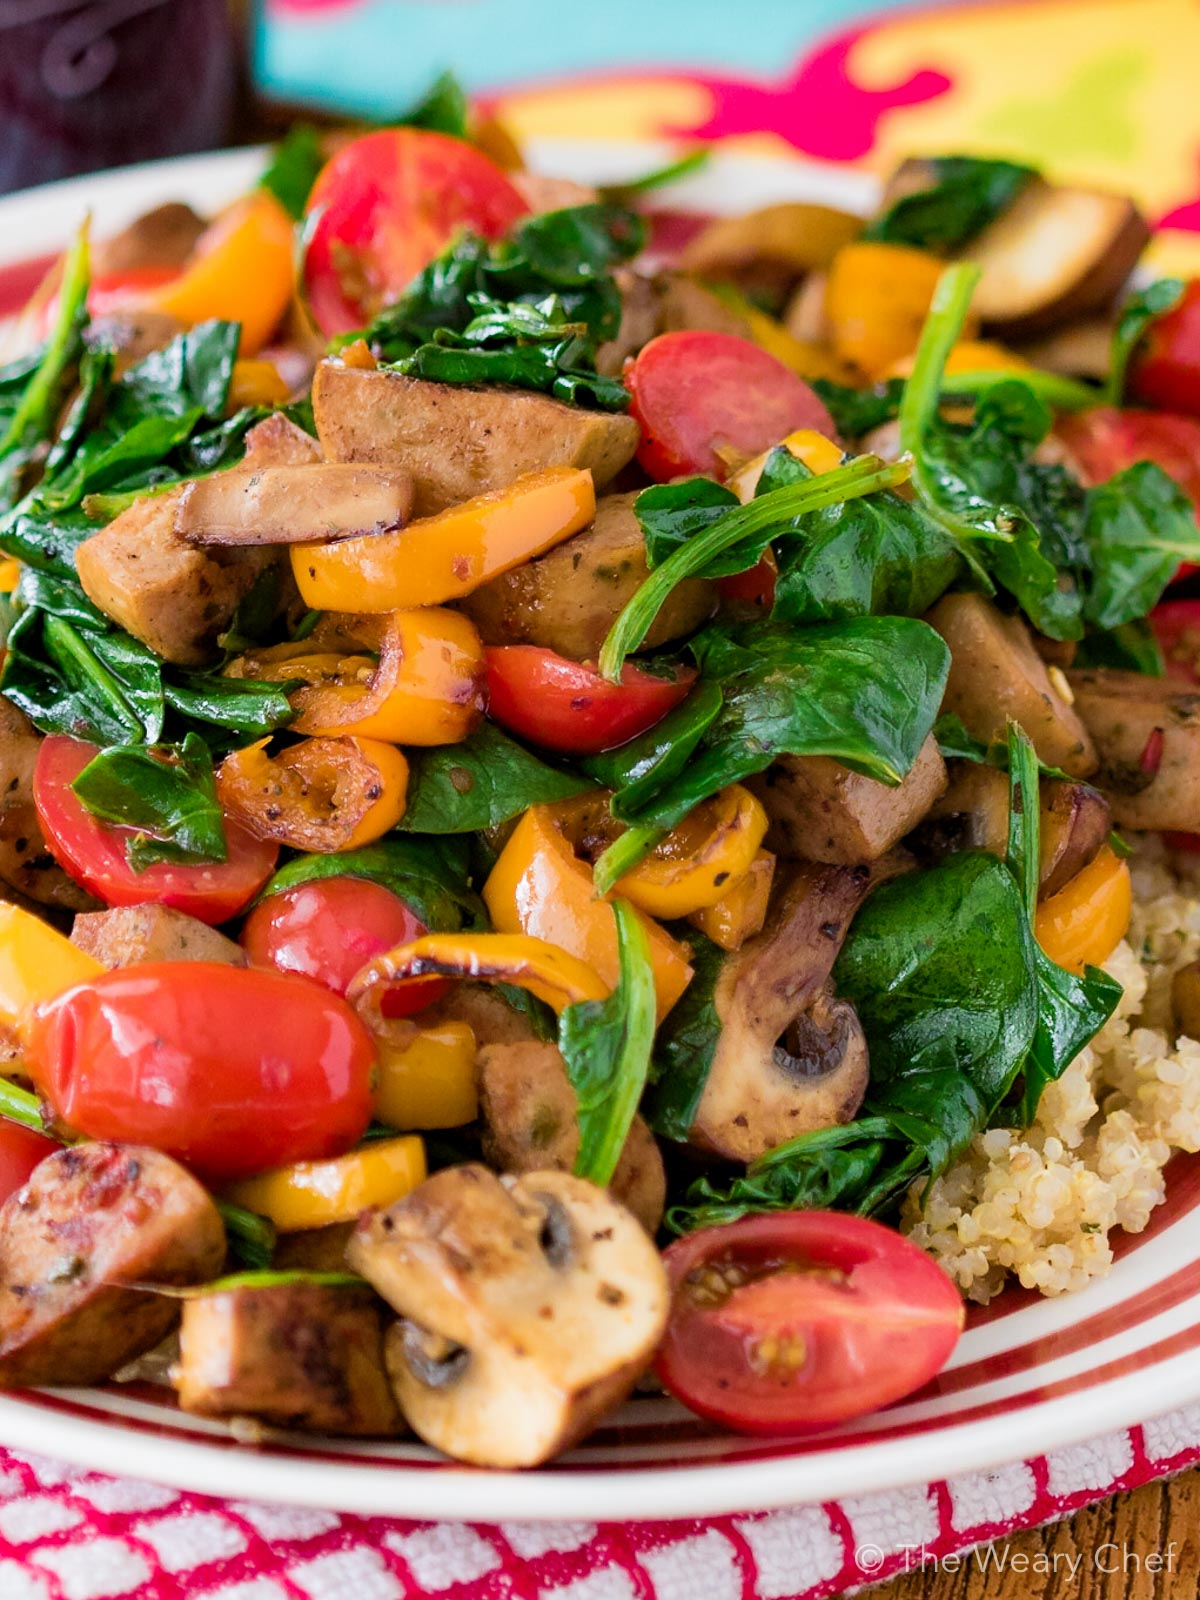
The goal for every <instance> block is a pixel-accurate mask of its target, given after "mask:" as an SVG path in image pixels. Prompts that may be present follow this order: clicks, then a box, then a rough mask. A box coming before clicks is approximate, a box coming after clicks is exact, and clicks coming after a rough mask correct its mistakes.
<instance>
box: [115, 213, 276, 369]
mask: <svg viewBox="0 0 1200 1600" xmlns="http://www.w3.org/2000/svg"><path fill="white" fill-rule="evenodd" d="M292 248H293V229H292V222H291V218H290V217H289V216H288V214H287V212H286V211H285V210H284V209H283V207H282V206H281V205H280V204H279V202H278V200H276V199H275V198H274V196H273V195H269V194H267V193H266V191H265V190H259V191H257V192H256V193H255V194H252V195H247V196H246V197H245V199H243V200H238V201H237V202H235V204H234V205H232V206H230V207H229V209H228V210H227V211H226V212H224V214H223V215H221V216H220V217H218V218H217V220H216V221H215V222H214V223H213V225H212V227H211V228H209V230H208V232H207V233H205V234H204V236H203V237H202V238H201V240H200V242H199V243H198V244H197V246H196V251H195V254H194V255H193V257H192V260H191V262H190V264H189V265H188V266H187V267H186V268H185V269H184V271H183V272H182V273H180V275H179V277H177V278H173V279H172V280H171V281H170V282H169V283H167V284H164V285H163V287H162V288H161V289H157V290H155V291H154V293H153V294H151V295H150V296H148V300H147V303H148V304H149V305H152V306H153V307H154V308H155V309H156V310H157V311H165V312H166V313H167V314H168V315H169V316H172V317H177V318H178V319H179V321H180V322H182V323H183V324H184V325H185V326H187V327H191V326H193V325H194V324H195V323H197V322H206V321H208V319H209V318H210V317H220V318H224V319H226V320H228V321H230V322H240V323H241V325H242V337H241V342H240V344H239V346H238V352H239V354H240V355H242V356H253V355H255V354H257V352H258V351H259V350H260V349H261V348H262V347H263V345H264V344H265V343H266V342H267V340H268V339H269V338H270V336H271V334H272V333H274V331H275V329H276V327H277V326H278V324H279V322H280V320H281V318H282V317H283V314H284V312H285V311H286V310H287V306H288V301H289V300H290V299H291V297H292V284H293V277H294V274H293V267H292Z"/></svg>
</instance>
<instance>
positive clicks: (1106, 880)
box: [1034, 845, 1133, 972]
mask: <svg viewBox="0 0 1200 1600" xmlns="http://www.w3.org/2000/svg"><path fill="white" fill-rule="evenodd" d="M1132 909H1133V888H1132V885H1131V883H1130V878H1129V864H1128V862H1126V861H1122V860H1121V859H1120V857H1119V856H1118V855H1117V854H1116V853H1115V851H1113V850H1112V849H1111V847H1110V846H1109V845H1105V846H1104V847H1103V849H1101V850H1100V852H1099V853H1098V854H1097V855H1096V857H1095V859H1094V860H1092V861H1090V862H1089V863H1088V865H1087V866H1086V867H1084V869H1083V871H1082V872H1077V873H1076V874H1075V876H1074V877H1073V878H1072V879H1071V881H1070V882H1069V883H1068V884H1067V885H1066V886H1065V887H1064V888H1062V889H1060V890H1059V891H1058V893H1057V894H1052V895H1051V896H1050V898H1049V899H1048V900H1043V901H1042V903H1041V905H1040V906H1038V908H1037V918H1036V920H1035V922H1034V933H1035V935H1036V936H1037V942H1038V943H1039V944H1040V945H1041V947H1042V949H1043V950H1044V951H1045V952H1046V954H1047V955H1048V956H1049V957H1050V959H1051V961H1056V962H1057V963H1058V965H1059V966H1060V967H1066V969H1067V971H1068V972H1082V971H1083V969H1084V967H1087V966H1092V967H1098V966H1100V965H1101V963H1102V962H1105V961H1107V960H1108V958H1109V956H1110V955H1112V953H1113V951H1114V950H1115V949H1116V948H1117V946H1118V945H1119V944H1120V942H1121V940H1122V939H1123V938H1124V937H1125V934H1126V931H1127V930H1128V927H1129V915H1130V912H1131V911H1132Z"/></svg>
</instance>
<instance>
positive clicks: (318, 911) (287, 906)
mask: <svg viewBox="0 0 1200 1600" xmlns="http://www.w3.org/2000/svg"><path fill="white" fill-rule="evenodd" d="M428 932H429V929H428V928H427V927H426V926H425V924H424V923H423V922H422V921H421V920H420V918H419V917H417V916H414V914H413V913H412V911H410V910H409V908H408V906H406V905H405V903H404V901H403V900H401V898H400V896H399V895H397V894H393V893H392V891H391V890H390V889H385V888H384V886H383V885H382V884H381V883H372V882H371V881H370V879H368V878H351V877H345V878H315V879H312V880H311V881H310V882H308V883H298V884H295V885H294V886H293V887H292V888H290V889H281V890H280V891H279V893H278V894H272V895H268V897H267V898H266V899H265V900H263V901H261V902H260V903H259V904H258V905H256V906H255V908H254V910H253V911H251V913H250V915H249V916H248V917H247V918H246V921H245V923H244V924H243V926H242V935H241V942H242V948H243V949H244V950H245V952H246V954H247V955H248V956H249V957H250V959H251V961H253V962H254V963H255V964H256V965H258V966H262V967H274V968H276V969H277V971H279V972H294V973H297V974H299V975H300V976H301V977H305V978H313V979H315V980H316V981H317V982H318V983H321V984H324V986H325V987H326V988H327V989H332V990H333V992H334V994H345V992H346V990H347V989H348V988H349V987H350V980H351V979H352V978H353V977H354V975H355V973H357V972H358V971H359V970H360V969H361V968H362V967H365V966H366V964H367V962H368V961H371V960H373V959H374V958H375V957H376V956H378V955H382V954H383V952H384V951H385V950H391V949H393V948H394V947H395V946H396V945H398V944H410V943H411V942H412V941H413V940H414V939H419V938H420V937H421V935H422V934H424V933H428ZM450 987H451V984H450V981H449V979H446V978H421V979H413V980H412V981H411V982H408V983H404V984H397V985H396V986H395V987H394V988H393V989H390V990H389V991H388V993H387V994H386V995H385V996H384V998H383V1014H384V1016H385V1017H407V1016H410V1015H411V1014H412V1013H413V1012H414V1011H422V1010H424V1008H425V1007H426V1006H429V1005H432V1004H433V1002H434V1001H435V1000H440V999H441V997H442V995H444V994H446V993H447V992H448V990H449V989H450Z"/></svg>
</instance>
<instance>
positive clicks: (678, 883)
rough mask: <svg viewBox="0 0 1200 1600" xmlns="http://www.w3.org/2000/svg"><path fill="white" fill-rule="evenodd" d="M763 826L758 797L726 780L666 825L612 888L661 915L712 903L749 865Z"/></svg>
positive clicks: (674, 914) (641, 907)
mask: <svg viewBox="0 0 1200 1600" xmlns="http://www.w3.org/2000/svg"><path fill="white" fill-rule="evenodd" d="M767 827H768V818H767V813H766V812H765V811H764V810H763V807H762V802H761V801H759V800H757V799H756V798H755V796H754V795H752V794H751V793H750V791H749V789H745V788H743V787H742V785H741V784H740V783H732V784H730V785H729V787H728V788H727V789H722V790H721V792H720V794H716V795H714V796H713V798H712V799H711V800H707V801H705V802H704V804H703V805H698V806H697V807H696V808H695V810H694V811H692V812H691V813H690V814H689V815H688V816H686V817H685V818H684V819H683V821H682V822H681V823H680V824H679V826H678V827H676V828H672V830H671V832H670V833H669V834H668V835H667V837H666V838H665V839H664V840H663V841H662V843H661V844H660V845H659V846H658V848H657V849H656V850H655V851H654V852H653V854H651V855H648V856H646V857H645V859H644V860H642V861H639V862H638V864H637V866H636V867H634V868H633V869H632V871H630V872H627V873H626V874H625V876H624V877H623V878H621V879H619V880H618V882H617V884H616V886H615V888H614V890H613V893H614V894H618V895H623V896H624V898H625V899H626V900H629V901H631V902H632V903H633V904H634V905H635V906H637V907H638V909H639V910H640V911H646V912H648V913H649V914H650V916H652V917H662V918H663V919H664V920H666V921H673V920H674V919H676V918H677V917H687V916H690V915H691V913H692V912H693V911H700V910H703V909H704V908H705V907H706V906H715V905H716V904H717V903H718V901H720V900H722V899H723V898H724V897H725V895H726V893H727V892H728V889H729V886H730V884H731V883H734V882H736V881H737V880H738V879H739V878H743V877H745V875H746V874H747V873H748V872H749V871H750V868H751V866H752V864H753V862H754V858H755V856H756V855H757V854H758V851H759V847H760V846H761V844H762V842H763V839H764V838H765V837H766V832H767Z"/></svg>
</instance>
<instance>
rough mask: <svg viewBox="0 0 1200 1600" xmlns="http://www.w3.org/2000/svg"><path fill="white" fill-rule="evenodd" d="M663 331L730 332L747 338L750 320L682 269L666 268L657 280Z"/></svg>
mask: <svg viewBox="0 0 1200 1600" xmlns="http://www.w3.org/2000/svg"><path fill="white" fill-rule="evenodd" d="M658 291H659V307H660V315H661V318H662V328H663V332H664V333H683V332H689V331H692V330H695V331H698V332H701V333H731V334H733V335H734V337H735V338H738V339H748V338H749V337H750V324H749V322H748V321H747V320H746V318H745V317H744V316H742V314H741V312H739V311H738V310H737V309H736V307H734V306H731V305H730V304H729V303H728V301H726V300H722V298H721V296H720V295H718V294H714V292H713V291H712V290H711V289H710V288H708V287H707V286H706V285H705V284H703V283H700V282H698V281H697V280H696V279H695V278H689V277H688V276H687V275H686V274H685V273H682V272H665V273H663V274H662V276H661V277H660V278H659V280H658Z"/></svg>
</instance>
